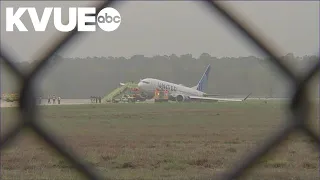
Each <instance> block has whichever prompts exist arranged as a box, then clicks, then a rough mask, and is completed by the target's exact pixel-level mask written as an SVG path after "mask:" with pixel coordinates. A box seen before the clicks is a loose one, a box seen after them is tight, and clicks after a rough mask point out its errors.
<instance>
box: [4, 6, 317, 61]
mask: <svg viewBox="0 0 320 180" xmlns="http://www.w3.org/2000/svg"><path fill="white" fill-rule="evenodd" d="M92 3H96V2H91V1H79V2H75V1H72V2H65V1H59V2H49V1H45V2H41V1H37V2H30V1H27V2H25V1H23V2H18V1H13V2H8V1H5V2H3V1H1V46H3V47H6V49H9V50H10V51H11V52H14V53H16V56H15V57H17V58H18V59H19V61H26V60H27V61H30V60H33V59H34V58H35V57H36V56H35V54H36V53H37V50H39V47H41V48H43V49H46V47H47V46H49V45H48V42H50V41H52V40H51V39H55V38H56V37H57V36H59V33H60V32H58V31H56V30H55V29H54V26H53V20H52V19H51V22H50V23H51V24H50V23H49V25H48V29H47V32H44V33H41V32H32V30H31V31H30V30H29V32H5V16H4V15H5V11H4V9H5V7H8V6H11V7H19V6H20V7H22V6H35V7H37V8H39V9H41V11H42V12H43V7H45V6H47V7H48V6H56V7H63V8H68V7H71V6H78V5H79V4H80V5H84V6H86V5H88V4H92ZM227 3H228V4H229V5H230V6H232V7H233V8H235V10H237V11H239V12H240V13H241V14H243V16H244V17H246V18H248V19H249V20H250V21H251V22H252V23H254V24H255V25H256V26H257V27H258V28H259V29H260V30H261V31H262V32H263V33H264V34H266V35H267V36H268V39H270V40H272V41H273V42H276V43H277V45H278V46H279V47H281V48H282V49H281V50H282V52H283V54H286V53H289V52H292V53H294V55H297V56H303V55H306V54H315V53H317V52H318V50H319V2H302V1H300V2H297V1H292V2H288V1H285V2H275V1H272V2H267V1H266V2H259V1H256V2H227ZM205 5H206V4H205V3H203V2H195V1H193V2H191V1H190V2H182V1H181V2H145V1H144V2H137V1H128V2H120V3H116V5H115V6H113V7H115V8H116V9H117V10H118V11H119V12H120V14H121V17H122V23H121V25H120V27H119V28H118V29H117V30H116V31H114V32H104V31H101V30H100V29H99V28H97V30H98V32H95V33H86V34H84V33H83V34H82V35H81V36H79V37H80V38H78V39H76V40H73V42H72V43H71V44H69V45H71V46H69V48H68V49H67V50H66V51H64V52H61V55H62V56H65V57H87V56H106V57H107V56H125V57H130V56H132V55H135V54H143V55H146V56H153V55H157V54H159V55H165V54H168V55H170V54H173V53H174V54H177V55H181V54H187V53H190V54H192V55H193V56H195V57H198V56H199V55H200V54H201V53H203V52H207V53H209V54H211V55H212V56H216V57H224V56H229V57H230V56H234V57H238V56H249V55H255V56H257V55H260V54H259V53H258V52H257V51H256V49H253V48H252V47H253V46H252V45H250V44H248V43H247V42H246V41H245V40H244V39H243V38H242V37H241V35H240V34H238V33H237V32H236V31H235V30H233V29H232V28H231V26H230V25H228V24H225V23H224V21H223V19H222V17H220V16H218V15H217V14H214V13H211V11H210V10H209V9H208V8H207V7H205ZM42 12H41V15H42ZM64 15H65V16H64V19H65V20H66V17H67V16H66V15H67V14H66V13H65V14H64ZM22 19H23V22H24V23H25V25H26V26H27V28H29V29H30V28H32V25H31V24H29V23H30V19H29V17H28V14H27V13H25V14H24V16H23V18H22ZM84 35H85V36H84ZM4 45H5V46H4Z"/></svg>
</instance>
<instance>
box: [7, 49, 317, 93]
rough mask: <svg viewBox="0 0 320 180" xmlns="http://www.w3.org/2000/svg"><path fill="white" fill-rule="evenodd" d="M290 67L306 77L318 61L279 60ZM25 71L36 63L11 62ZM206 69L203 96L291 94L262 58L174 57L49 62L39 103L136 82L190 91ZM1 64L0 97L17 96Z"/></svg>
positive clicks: (13, 80)
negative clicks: (153, 82) (158, 82)
mask: <svg viewBox="0 0 320 180" xmlns="http://www.w3.org/2000/svg"><path fill="white" fill-rule="evenodd" d="M281 58H282V59H283V60H284V61H286V62H287V64H289V65H290V66H292V67H294V68H295V69H296V70H299V71H306V70H308V68H310V65H312V64H314V63H315V61H317V59H318V57H317V56H312V55H310V56H307V55H306V56H303V57H296V56H294V55H293V54H292V53H290V54H287V55H286V56H283V57H281ZM16 63H17V64H18V65H19V66H20V67H22V68H23V69H25V70H28V69H30V68H32V67H34V65H35V64H36V63H37V61H33V62H16ZM208 64H211V72H210V75H209V85H208V89H207V91H206V92H208V93H211V94H213V93H214V94H221V95H224V96H234V95H235V96H243V95H246V94H248V93H249V92H252V96H257V97H287V96H288V95H290V94H288V91H290V90H291V89H292V87H290V84H289V82H288V81H287V79H284V78H283V76H282V75H281V73H279V72H278V70H277V69H276V68H274V66H273V64H271V63H270V62H269V61H267V59H266V58H259V57H254V56H248V57H221V58H217V57H213V56H211V55H210V54H208V53H203V54H202V55H201V56H200V57H198V58H195V57H193V56H192V55H191V54H184V55H180V56H177V55H175V54H172V55H163V56H160V55H157V56H153V57H145V56H144V55H134V56H132V57H131V58H125V57H87V58H66V57H61V56H59V55H57V56H54V57H53V59H52V61H51V62H50V64H48V66H47V69H46V71H45V73H44V74H42V75H41V78H40V79H41V82H40V83H39V84H38V88H39V89H38V90H39V93H40V94H41V95H42V96H43V97H47V96H48V95H54V94H58V95H59V96H61V97H62V98H64V99H65V98H89V97H90V96H104V95H106V94H107V93H108V92H110V91H112V90H113V89H114V88H116V87H118V86H119V83H120V82H128V81H136V82H137V81H139V80H140V79H142V78H146V77H153V78H159V79H162V80H166V81H170V82H174V83H178V84H183V85H186V86H194V85H196V84H197V82H198V81H199V79H200V77H201V76H202V73H203V71H204V70H205V66H207V65H208ZM16 80H17V79H16V78H15V76H13V75H12V74H11V73H10V71H9V70H8V69H6V66H4V65H3V62H1V92H2V93H6V92H14V91H18V90H19V83H18V82H17V81H16Z"/></svg>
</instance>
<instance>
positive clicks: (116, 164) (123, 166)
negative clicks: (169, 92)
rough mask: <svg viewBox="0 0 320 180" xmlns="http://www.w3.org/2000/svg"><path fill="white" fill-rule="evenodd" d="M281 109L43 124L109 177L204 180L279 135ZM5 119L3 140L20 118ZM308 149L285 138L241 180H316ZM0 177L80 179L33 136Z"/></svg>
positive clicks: (61, 111)
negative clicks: (271, 153) (15, 120)
mask: <svg viewBox="0 0 320 180" xmlns="http://www.w3.org/2000/svg"><path fill="white" fill-rule="evenodd" d="M284 108H285V107H284V106H283V105H281V104H280V103H267V104H265V103H260V102H246V103H245V104H239V103H221V104H135V105H131V104H115V105H78V106H55V107H53V106H51V107H41V116H42V118H43V121H41V123H43V125H44V126H45V127H46V128H48V129H50V130H51V131H54V132H56V135H57V136H58V137H59V138H61V142H64V143H65V144H66V145H67V146H68V147H69V148H70V150H73V151H75V152H76V153H77V154H78V155H79V156H81V157H83V158H84V159H85V160H87V161H88V162H89V163H90V164H91V165H93V166H94V167H95V168H97V169H98V170H99V171H100V172H101V173H102V174H103V175H104V176H105V177H109V178H111V179H146V180H153V179H203V178H209V177H212V176H214V175H217V174H218V173H221V172H223V171H224V170H226V168H231V167H232V166H233V165H234V164H235V163H236V162H238V163H240V162H239V159H241V158H243V157H244V155H246V154H248V153H252V152H253V151H254V149H255V147H257V146H259V145H260V144H262V143H263V142H264V140H265V139H266V136H268V135H272V134H273V132H275V131H277V130H279V129H280V127H278V125H279V124H282V123H284V120H285V116H284V115H285V114H284V111H283V109H284ZM1 114H2V132H4V131H6V130H7V129H8V128H9V126H10V123H9V122H10V121H14V116H15V115H16V111H15V109H14V108H3V109H1ZM313 115H314V114H313ZM312 118H313V119H318V118H317V117H316V116H313V117H312ZM311 145H312V141H310V139H308V138H307V137H305V136H302V135H301V134H295V135H293V136H290V137H288V140H287V142H286V143H284V144H282V145H281V146H279V147H278V148H277V149H275V150H273V152H274V153H275V154H274V155H273V156H268V157H264V158H262V159H260V161H259V162H258V163H257V166H256V167H255V169H253V171H251V172H249V173H248V176H247V177H245V178H244V179H259V180H260V179H304V180H307V179H318V178H319V174H318V169H319V164H318V160H319V153H318V151H317V150H316V149H312V148H311V147H312V146H311ZM1 176H2V178H1V179H3V180H4V179H59V180H61V179H81V176H80V175H79V174H77V172H76V170H75V169H74V168H73V167H72V166H70V165H69V163H68V162H66V161H64V160H63V158H61V157H57V156H56V155H55V154H53V153H52V151H50V150H49V148H48V147H47V146H46V145H45V144H41V143H39V139H38V138H36V136H34V135H33V134H32V133H30V132H24V133H21V135H20V136H19V139H17V140H16V141H15V142H14V143H13V144H12V145H11V146H10V147H8V148H7V149H5V150H4V151H3V152H2V153H1Z"/></svg>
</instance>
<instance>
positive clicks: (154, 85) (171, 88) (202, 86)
mask: <svg viewBox="0 0 320 180" xmlns="http://www.w3.org/2000/svg"><path fill="white" fill-rule="evenodd" d="M210 69H211V66H210V65H208V66H207V68H206V70H205V72H204V73H203V75H202V77H201V78H200V80H199V82H198V84H197V85H196V86H194V87H186V86H184V85H181V84H174V83H171V82H167V81H163V80H159V79H154V78H145V79H142V80H141V81H140V82H139V83H138V87H139V88H140V90H141V91H143V92H144V93H146V94H147V95H148V99H151V98H152V97H153V95H154V92H155V90H156V89H160V90H167V91H168V93H169V99H170V100H174V101H178V102H182V101H188V100H212V101H244V100H246V99H247V98H248V97H249V96H250V94H251V93H250V94H249V95H248V96H247V97H246V98H244V99H226V98H214V97H208V96H209V94H207V93H205V92H204V91H205V90H206V88H207V85H208V78H209V73H210Z"/></svg>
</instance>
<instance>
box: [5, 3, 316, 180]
mask: <svg viewBox="0 0 320 180" xmlns="http://www.w3.org/2000/svg"><path fill="white" fill-rule="evenodd" d="M111 4H113V1H105V2H103V3H100V4H98V5H97V6H96V7H97V11H98V12H99V11H100V10H101V9H103V8H104V7H106V6H111ZM207 6H209V7H210V8H211V9H212V10H213V12H215V13H218V14H220V15H222V16H223V17H224V18H225V20H226V21H228V22H229V23H231V24H232V25H233V26H234V28H236V29H238V30H239V31H241V33H242V34H243V35H244V36H245V37H246V38H247V39H249V40H250V41H251V42H252V43H254V44H255V45H256V46H257V47H259V49H260V50H261V51H262V52H263V53H264V54H266V55H267V56H269V57H270V58H269V60H270V61H271V62H272V63H273V64H274V65H275V67H277V68H279V69H280V71H281V72H282V74H284V75H285V76H286V77H287V79H289V80H290V81H291V82H292V83H293V85H294V86H293V87H295V91H294V92H295V93H294V94H293V97H292V99H291V103H290V106H289V108H290V113H291V116H288V117H290V118H291V119H289V120H288V121H289V122H288V123H287V124H288V125H287V126H286V128H284V129H282V130H281V131H279V132H277V133H275V135H274V136H273V137H269V138H268V139H266V141H265V143H264V145H263V146H261V147H259V148H258V149H256V150H255V152H254V153H252V154H250V155H249V156H247V157H245V159H244V160H241V161H239V164H238V165H236V166H235V167H234V168H232V169H230V171H228V172H226V173H225V174H224V175H223V177H219V178H222V179H234V178H237V177H239V176H240V175H242V174H243V173H244V171H245V170H247V169H249V168H250V167H251V166H253V164H254V163H255V162H256V161H257V160H258V159H259V158H261V157H262V156H263V155H265V154H266V153H267V152H268V151H269V150H270V149H272V148H274V147H276V146H277V145H278V144H280V142H282V141H283V140H284V139H285V138H286V137H287V136H288V135H289V134H290V133H292V132H293V131H297V130H302V131H303V132H304V133H305V134H306V135H307V136H310V137H311V138H312V139H313V140H314V142H315V145H316V146H317V147H319V146H320V138H319V137H318V136H317V134H316V133H315V132H313V131H312V130H310V129H309V128H308V127H307V125H306V120H307V119H308V115H309V114H310V113H309V111H310V106H311V104H310V102H309V101H308V94H307V87H308V84H309V82H310V80H311V79H312V77H314V76H316V74H317V72H319V67H320V62H319V61H318V62H317V63H316V64H315V65H314V66H313V68H312V69H311V70H310V71H309V72H308V73H306V74H304V75H302V76H301V75H298V73H296V72H294V71H293V70H292V69H290V68H288V66H286V65H285V64H284V63H283V62H282V60H281V59H280V58H279V57H280V53H278V52H276V50H275V49H272V45H271V44H267V43H266V42H265V41H264V40H263V37H262V36H261V35H260V34H259V32H255V31H254V30H253V29H251V28H250V26H249V25H247V24H245V23H244V21H243V20H241V23H240V17H239V15H235V14H234V13H233V12H231V11H230V10H228V8H226V7H225V5H223V4H222V3H220V2H216V1H207ZM76 29H77V28H75V30H73V31H71V32H69V33H67V34H66V35H64V37H63V38H61V39H59V40H57V41H55V42H53V43H52V46H51V47H52V48H51V49H49V50H48V51H46V52H43V53H42V54H40V55H39V56H38V58H37V59H38V60H39V63H38V64H37V65H36V66H35V68H34V69H33V70H32V71H31V72H30V73H24V72H23V71H21V70H20V68H19V67H17V66H16V65H15V64H14V63H13V62H14V59H13V58H12V57H11V56H10V54H8V53H7V52H6V51H5V50H3V49H1V60H2V61H4V62H5V63H6V64H7V65H8V66H9V67H10V68H11V70H13V72H14V73H15V74H16V75H17V76H18V78H19V80H21V82H22V84H23V88H22V90H21V94H20V95H21V96H20V101H19V103H20V104H19V105H20V106H19V108H20V112H21V114H22V116H21V117H23V118H22V119H21V122H20V123H19V124H18V125H17V126H16V127H15V128H14V129H13V130H12V131H10V132H8V133H7V134H5V135H4V136H3V137H1V144H0V148H1V151H2V150H3V149H4V148H5V147H6V146H7V145H8V144H9V143H10V142H13V141H14V139H15V137H16V136H17V135H18V133H19V132H20V131H21V130H23V129H25V128H31V129H32V130H33V131H34V132H35V133H37V134H38V136H41V137H42V139H44V140H45V141H46V142H47V143H48V144H49V145H50V146H52V147H53V148H54V149H55V150H56V151H57V152H58V153H60V154H61V155H62V156H64V157H65V158H66V159H67V160H69V161H70V162H71V163H72V164H73V165H74V166H75V167H76V168H77V169H78V171H79V172H81V173H82V174H83V175H84V176H85V177H87V178H88V179H103V178H102V176H101V175H99V174H98V173H97V172H95V171H94V170H93V169H91V168H90V167H89V166H88V165H87V164H86V163H85V162H83V161H82V159H81V158H80V157H76V156H75V155H74V154H73V153H71V152H69V151H67V150H66V149H65V148H64V146H63V145H62V144H60V143H59V140H58V139H57V138H56V137H55V136H54V134H52V133H49V132H46V131H45V130H43V129H42V128H41V127H40V125H39V124H38V123H37V120H36V119H37V116H36V113H37V109H36V108H37V106H36V102H35V100H34V99H35V87H34V84H35V82H36V78H37V77H38V75H39V74H40V72H41V71H44V70H45V68H46V65H48V62H49V60H50V58H51V57H52V56H53V55H54V54H55V53H57V52H58V51H60V50H61V49H63V48H64V47H65V46H66V45H67V44H68V42H70V40H71V39H72V38H76V36H77V35H78V36H79V35H80V32H78V31H77V30H76ZM217 178H218V177H214V179H217Z"/></svg>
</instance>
